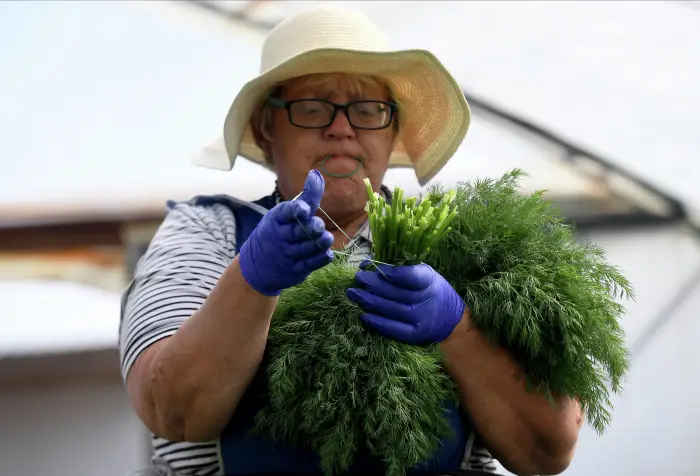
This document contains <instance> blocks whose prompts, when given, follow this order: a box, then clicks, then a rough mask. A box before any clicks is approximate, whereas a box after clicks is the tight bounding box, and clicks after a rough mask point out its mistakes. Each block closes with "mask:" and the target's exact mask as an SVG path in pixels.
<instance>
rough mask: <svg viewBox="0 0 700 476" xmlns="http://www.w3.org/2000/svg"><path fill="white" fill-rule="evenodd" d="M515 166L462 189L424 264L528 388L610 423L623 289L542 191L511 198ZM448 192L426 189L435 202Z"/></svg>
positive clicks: (621, 343)
mask: <svg viewBox="0 0 700 476" xmlns="http://www.w3.org/2000/svg"><path fill="white" fill-rule="evenodd" d="M523 175H524V173H523V172H522V171H520V170H514V171H512V172H510V173H508V174H505V175H504V176H503V177H501V178H500V179H499V180H478V181H475V182H473V183H460V184H459V185H458V186H457V187H456V191H457V195H456V197H455V199H454V201H455V203H456V206H457V209H458V210H459V213H458V215H457V217H456V218H455V219H454V220H453V221H452V223H451V227H452V231H451V232H450V233H449V234H448V236H447V238H446V239H445V240H444V241H443V242H442V244H441V246H439V247H435V248H433V249H432V250H431V251H430V253H429V255H428V256H427V257H426V259H425V262H426V263H427V264H429V265H431V266H433V268H435V269H436V270H437V271H438V272H439V273H440V274H442V276H443V277H445V279H446V280H447V281H448V282H449V283H450V284H451V285H452V286H453V287H454V288H455V290H456V291H457V292H458V293H459V294H460V295H461V296H462V297H463V299H464V300H465V302H466V303H467V305H468V307H469V309H470V310H471V313H472V321H473V323H474V325H475V326H476V327H477V328H478V329H480V331H481V332H482V333H483V334H484V335H485V336H486V337H487V338H488V339H490V340H491V341H492V342H494V343H497V344H500V345H502V346H504V347H505V348H507V349H508V350H509V351H510V353H511V355H512V356H513V357H514V359H515V360H516V362H518V363H519V364H520V365H521V368H522V371H523V374H524V376H525V377H526V382H527V384H528V386H529V387H530V388H531V389H535V390H537V391H539V392H541V393H543V394H544V395H546V396H547V397H548V398H549V399H550V401H553V397H555V396H559V395H566V396H569V397H574V398H576V399H577V400H578V401H579V402H580V403H581V404H582V406H583V408H584V409H585V412H586V417H587V420H588V422H589V424H590V425H591V426H592V427H593V428H594V429H595V430H596V431H597V432H598V433H602V432H603V430H604V429H605V427H606V426H607V425H608V424H609V422H610V409H611V402H610V398H609V389H608V387H610V388H611V389H612V390H613V391H614V392H619V391H620V390H621V385H622V382H623V378H624V376H625V373H626V371H627V369H628V366H629V363H628V352H627V349H626V348H625V340H624V332H623V330H622V328H621V326H620V324H619V321H618V319H619V318H620V317H621V315H622V314H623V313H624V308H623V306H622V305H621V304H620V303H619V301H618V299H619V298H622V297H632V294H633V291H632V287H631V285H630V283H629V282H628V281H627V279H626V278H625V277H624V276H623V275H622V274H621V272H620V271H619V270H618V269H617V268H616V267H614V266H612V265H610V264H608V263H607V262H606V260H605V255H604V252H603V249H602V248H600V247H599V246H596V245H594V244H591V243H578V242H577V241H576V239H575V236H574V231H573V229H572V227H571V226H570V225H568V224H566V223H565V222H564V221H563V220H562V219H561V218H560V217H559V216H558V214H557V212H556V210H555V209H553V207H552V205H551V204H550V203H549V202H548V201H547V200H544V199H543V197H542V192H537V193H533V194H531V195H528V196H525V195H522V194H520V193H519V192H518V190H517V185H518V181H519V179H520V178H521V177H522V176H523ZM445 193H448V192H446V191H445V190H444V189H443V188H441V187H440V186H433V187H432V188H431V190H430V194H429V195H428V198H429V199H431V200H433V201H434V202H435V203H437V202H438V201H439V200H440V197H441V196H443V195H444V194H445Z"/></svg>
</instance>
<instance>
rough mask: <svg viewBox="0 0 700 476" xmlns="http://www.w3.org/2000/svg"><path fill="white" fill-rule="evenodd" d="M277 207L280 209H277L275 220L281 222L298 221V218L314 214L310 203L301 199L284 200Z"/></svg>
mask: <svg viewBox="0 0 700 476" xmlns="http://www.w3.org/2000/svg"><path fill="white" fill-rule="evenodd" d="M277 207H279V209H278V210H276V211H275V219H276V220H275V221H277V223H279V224H286V223H296V221H297V219H302V218H306V217H308V216H311V215H313V213H311V208H310V207H309V204H308V203H306V202H303V201H301V200H294V201H291V202H282V203H280V204H279V205H277ZM277 207H275V208H277Z"/></svg>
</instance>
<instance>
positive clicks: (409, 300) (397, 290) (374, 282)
mask: <svg viewBox="0 0 700 476" xmlns="http://www.w3.org/2000/svg"><path fill="white" fill-rule="evenodd" d="M355 282H356V283H357V285H358V287H360V288H361V289H366V290H367V291H369V292H371V293H372V294H374V295H375V296H381V297H384V298H387V299H390V300H392V301H396V302H401V303H404V304H418V303H421V302H424V301H426V300H427V298H428V296H427V295H426V294H427V293H426V292H425V289H420V290H418V291H416V290H413V289H406V288H402V287H399V286H396V285H394V283H392V282H391V281H387V280H386V279H384V277H383V276H382V275H381V274H380V273H378V272H372V271H358V272H357V273H356V274H355Z"/></svg>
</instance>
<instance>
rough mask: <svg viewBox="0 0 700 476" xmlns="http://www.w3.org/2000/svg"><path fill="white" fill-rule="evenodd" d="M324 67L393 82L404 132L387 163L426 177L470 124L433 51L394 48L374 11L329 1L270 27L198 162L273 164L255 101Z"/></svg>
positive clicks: (458, 91)
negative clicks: (254, 124)
mask: <svg viewBox="0 0 700 476" xmlns="http://www.w3.org/2000/svg"><path fill="white" fill-rule="evenodd" d="M320 73H348V74H358V75H368V76H374V77H377V78H380V79H381V80H383V81H384V82H385V83H386V84H387V85H388V86H389V88H390V90H391V93H392V96H393V99H394V100H395V101H396V102H397V103H398V105H399V116H398V117H399V136H398V138H397V141H396V145H395V148H394V150H393V152H392V154H391V158H390V161H389V167H412V168H413V169H414V170H415V173H416V177H417V178H418V182H419V183H420V184H421V185H425V184H426V183H427V182H428V181H429V180H430V179H431V178H433V177H434V176H435V174H437V173H438V172H439V171H440V169H442V167H443V166H444V165H445V163H446V162H447V161H448V160H449V159H450V158H451V157H452V155H453V154H454V153H455V151H456V150H457V148H458V147H459V146H460V144H461V143H462V141H463V140H464V136H465V135H466V133H467V129H468V128H469V122H470V117H471V113H470V110H469V105H468V104H467V101H466V99H465V98H464V94H463V93H462V89H461V88H460V86H459V85H458V84H457V82H456V81H455V79H454V78H453V77H452V75H451V74H450V73H449V72H448V71H447V69H446V68H445V67H444V66H443V64H442V63H441V62H440V61H439V60H438V59H437V58H436V57H435V55H433V54H432V53H430V52H429V51H426V50H419V49H411V50H398V51H397V50H390V49H389V46H388V41H387V39H386V37H385V35H384V33H383V32H382V31H381V30H380V29H379V27H378V26H377V25H375V24H374V23H373V22H372V21H371V20H369V18H367V17H366V16H364V15H363V14H361V13H359V12H357V11H354V10H351V9H347V8H341V7H337V6H332V7H329V6H324V7H320V8H314V9H311V10H307V11H304V12H302V13H299V14H297V15H294V16H292V17H289V18H288V19H286V20H284V21H283V22H281V23H280V24H278V25H277V26H276V27H275V28H274V29H273V30H272V31H271V32H270V33H269V34H268V36H267V38H266V40H265V42H264V44H263V48H262V58H261V62H260V75H259V76H258V77H256V78H255V79H253V80H252V81H250V82H248V83H247V84H246V85H245V86H243V88H242V89H241V90H240V92H239V93H238V95H237V96H236V98H235V99H234V101H233V104H232V105H231V108H230V109H229V112H228V114H227V116H226V121H225V122H224V134H223V139H219V140H218V141H216V142H214V143H213V144H211V145H210V146H208V147H207V148H205V149H204V150H203V151H202V153H201V154H199V155H197V156H196V157H194V159H193V162H194V163H195V164H197V165H200V166H203V167H208V168H213V169H220V170H231V168H232V167H233V164H234V162H235V160H236V157H237V156H238V155H241V156H242V157H245V158H246V159H248V160H251V161H253V162H255V163H258V164H260V165H263V166H265V167H268V165H267V163H266V161H265V155H264V153H263V151H262V150H261V149H260V148H259V147H258V146H257V145H256V143H255V139H254V137H253V133H252V130H251V127H250V118H251V116H252V114H253V112H254V111H255V108H256V107H259V106H260V105H261V104H262V102H263V101H264V100H265V99H266V97H267V96H268V95H269V94H270V93H271V92H272V91H273V90H274V89H275V86H276V85H278V84H279V83H281V82H283V81H286V80H288V79H292V78H295V77H299V76H306V75H310V74H320ZM222 141H223V144H222ZM224 149H225V150H224Z"/></svg>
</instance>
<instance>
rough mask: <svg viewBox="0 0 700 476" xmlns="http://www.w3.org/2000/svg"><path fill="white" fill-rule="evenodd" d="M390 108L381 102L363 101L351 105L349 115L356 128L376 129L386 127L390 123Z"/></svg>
mask: <svg viewBox="0 0 700 476" xmlns="http://www.w3.org/2000/svg"><path fill="white" fill-rule="evenodd" d="M390 112H391V111H390V110H389V106H387V105H386V104H384V103H381V102H379V101H361V102H356V103H353V104H351V105H350V107H349V108H348V115H349V116H350V117H349V119H350V123H351V124H352V125H353V126H355V127H363V128H367V129H375V128H380V127H384V126H386V125H387V123H388V122H389V117H390Z"/></svg>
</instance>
